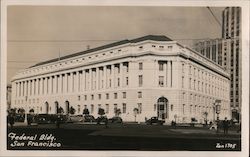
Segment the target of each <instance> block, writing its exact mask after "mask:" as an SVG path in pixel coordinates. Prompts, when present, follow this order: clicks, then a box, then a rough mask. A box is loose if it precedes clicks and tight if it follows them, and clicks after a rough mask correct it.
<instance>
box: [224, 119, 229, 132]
mask: <svg viewBox="0 0 250 157" xmlns="http://www.w3.org/2000/svg"><path fill="white" fill-rule="evenodd" d="M228 128H229V121H228V120H227V117H225V120H224V121H223V130H224V134H228Z"/></svg>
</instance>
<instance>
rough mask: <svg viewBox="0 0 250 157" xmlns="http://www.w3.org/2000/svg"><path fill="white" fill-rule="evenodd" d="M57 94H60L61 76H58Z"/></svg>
mask: <svg viewBox="0 0 250 157" xmlns="http://www.w3.org/2000/svg"><path fill="white" fill-rule="evenodd" d="M57 88H58V90H57V94H59V93H62V74H59V75H58V83H57Z"/></svg>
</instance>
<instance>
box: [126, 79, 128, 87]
mask: <svg viewBox="0 0 250 157" xmlns="http://www.w3.org/2000/svg"><path fill="white" fill-rule="evenodd" d="M126 86H128V77H126Z"/></svg>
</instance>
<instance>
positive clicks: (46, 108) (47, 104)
mask: <svg viewBox="0 0 250 157" xmlns="http://www.w3.org/2000/svg"><path fill="white" fill-rule="evenodd" d="M45 113H46V114H48V113H49V103H48V102H45Z"/></svg>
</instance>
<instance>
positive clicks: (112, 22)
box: [7, 6, 224, 83]
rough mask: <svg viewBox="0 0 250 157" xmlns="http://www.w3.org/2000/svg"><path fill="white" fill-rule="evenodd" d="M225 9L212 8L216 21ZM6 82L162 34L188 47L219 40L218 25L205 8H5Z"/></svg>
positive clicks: (219, 26)
mask: <svg viewBox="0 0 250 157" xmlns="http://www.w3.org/2000/svg"><path fill="white" fill-rule="evenodd" d="M223 9H224V7H211V10H212V12H213V13H214V15H215V16H216V18H217V19H218V20H219V21H220V23H222V22H221V18H222V17H221V16H222V11H223ZM7 30H8V31H7V38H8V39H7V40H8V41H7V81H8V83H10V80H11V78H12V77H13V76H14V75H15V73H16V72H17V71H18V70H21V69H25V68H28V67H30V66H32V65H34V64H36V63H38V62H41V61H45V60H49V59H52V58H57V57H59V54H60V55H61V56H64V55H67V54H72V53H76V52H79V51H84V50H86V48H87V45H89V46H90V48H94V47H97V46H101V45H104V44H108V43H112V42H115V41H119V40H124V39H134V38H138V37H141V36H145V35H149V34H151V35H165V36H167V37H169V38H171V39H173V40H176V41H178V42H179V43H181V44H183V45H187V46H189V47H192V44H193V43H194V41H198V40H196V39H207V38H220V37H221V30H222V29H221V25H220V24H219V23H218V22H217V21H216V20H215V18H214V17H213V16H212V14H211V13H210V12H209V10H208V9H207V8H206V7H166V6H163V7H138V6H137V7H135V6H109V7H107V6H105V7H101V6H9V7H8V9H7Z"/></svg>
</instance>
